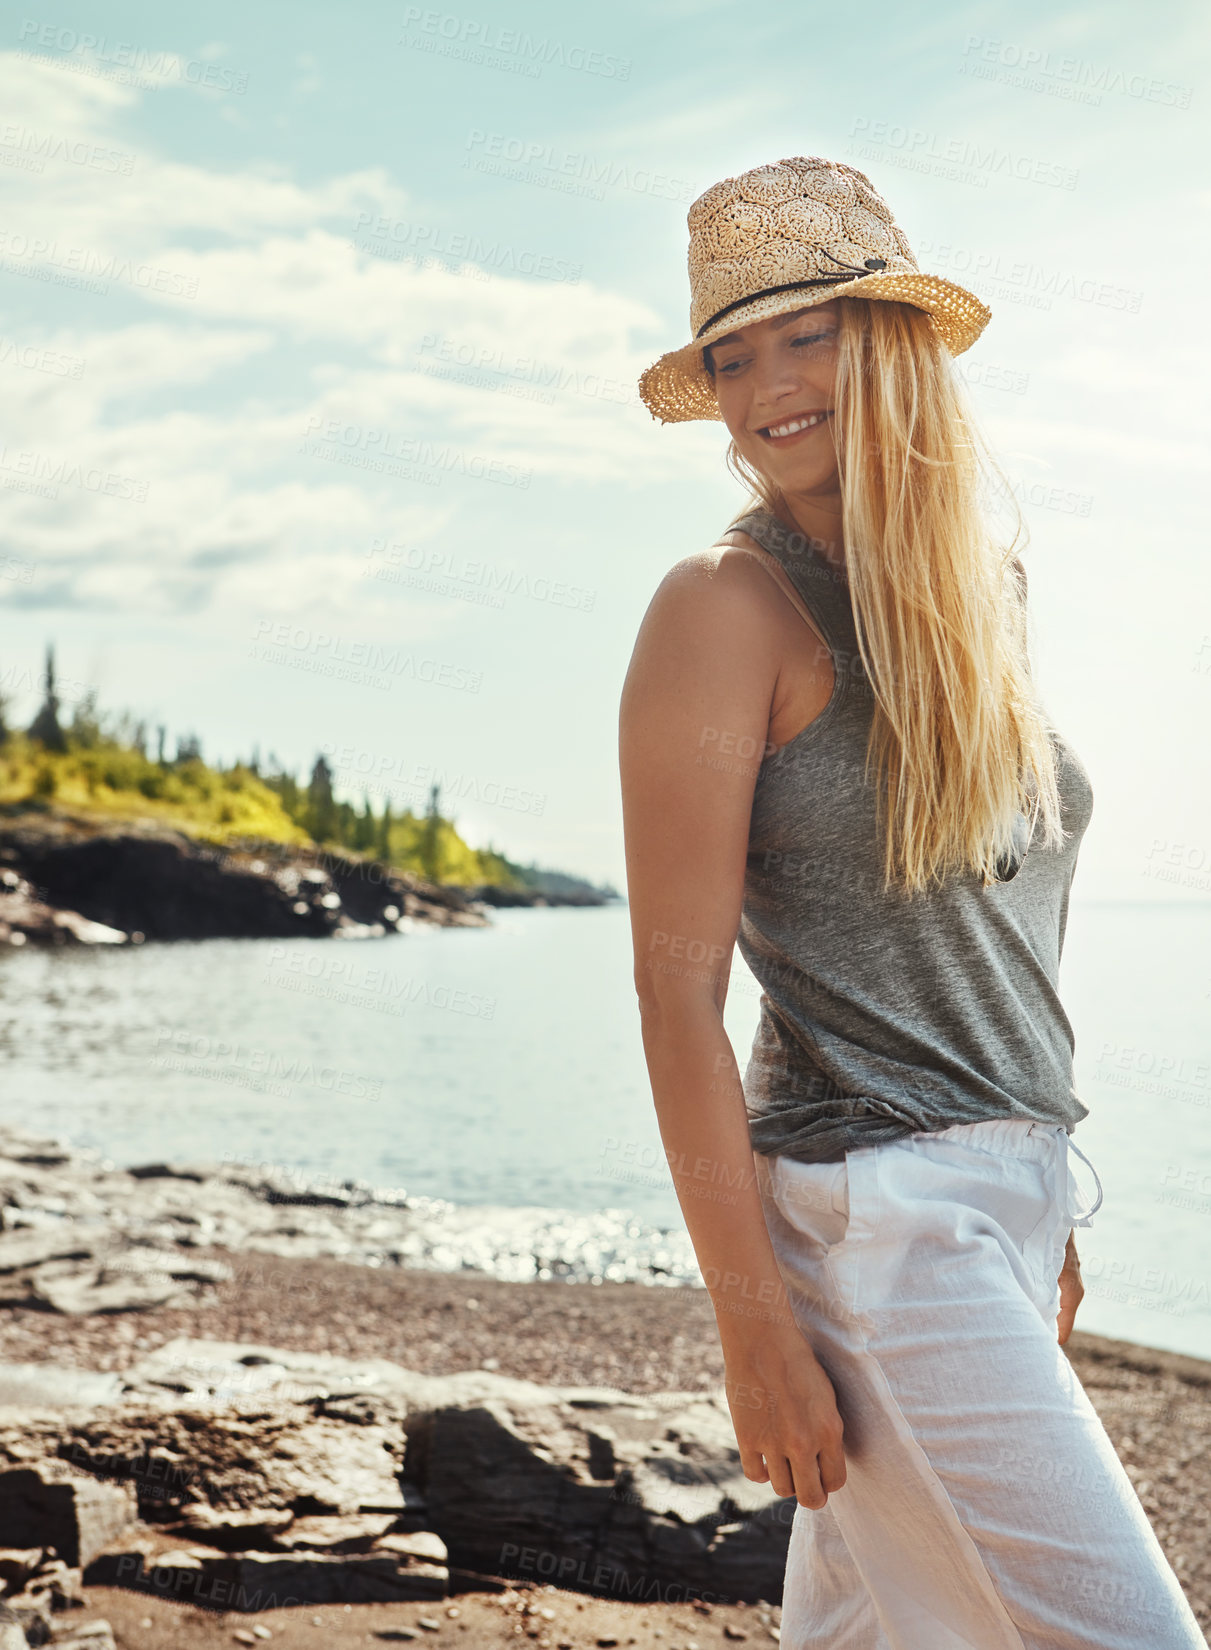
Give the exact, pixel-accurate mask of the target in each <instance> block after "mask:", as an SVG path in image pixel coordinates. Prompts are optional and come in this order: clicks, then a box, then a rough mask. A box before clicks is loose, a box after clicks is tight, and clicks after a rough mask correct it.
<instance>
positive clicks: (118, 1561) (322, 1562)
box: [85, 1552, 448, 1611]
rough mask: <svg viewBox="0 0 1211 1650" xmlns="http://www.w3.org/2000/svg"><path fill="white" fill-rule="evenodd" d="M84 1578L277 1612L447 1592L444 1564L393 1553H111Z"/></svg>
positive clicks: (218, 1606) (206, 1604)
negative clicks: (318, 1605)
mask: <svg viewBox="0 0 1211 1650" xmlns="http://www.w3.org/2000/svg"><path fill="white" fill-rule="evenodd" d="M85 1580H86V1581H87V1582H88V1583H89V1585H91V1586H97V1587H128V1588H131V1589H132V1590H133V1591H135V1592H139V1593H154V1594H155V1595H156V1596H157V1597H160V1598H168V1599H171V1600H173V1602H174V1603H177V1604H192V1605H195V1606H198V1607H200V1608H203V1609H211V1610H244V1611H257V1610H280V1609H288V1608H290V1607H291V1606H293V1605H298V1604H377V1603H398V1602H402V1601H405V1600H408V1599H432V1598H444V1597H445V1596H446V1593H447V1580H448V1577H447V1573H446V1568H445V1566H444V1565H440V1564H425V1563H420V1562H415V1563H414V1562H410V1561H408V1560H407V1559H402V1560H401V1559H400V1558H399V1557H397V1556H396V1555H395V1554H392V1553H365V1554H360V1553H359V1554H352V1555H346V1556H340V1557H336V1556H331V1555H329V1554H327V1553H314V1552H298V1553H239V1554H226V1553H224V1554H219V1555H216V1556H215V1557H213V1558H212V1557H200V1556H198V1557H195V1556H193V1555H192V1554H189V1553H163V1554H161V1555H160V1556H159V1557H157V1558H154V1559H150V1560H149V1559H148V1557H147V1556H146V1555H145V1554H143V1553H141V1552H129V1553H120V1554H118V1553H109V1554H106V1555H105V1556H104V1557H103V1558H99V1559H97V1560H96V1562H94V1563H93V1564H92V1565H91V1566H90V1567H89V1570H88V1572H87V1574H86V1576H85Z"/></svg>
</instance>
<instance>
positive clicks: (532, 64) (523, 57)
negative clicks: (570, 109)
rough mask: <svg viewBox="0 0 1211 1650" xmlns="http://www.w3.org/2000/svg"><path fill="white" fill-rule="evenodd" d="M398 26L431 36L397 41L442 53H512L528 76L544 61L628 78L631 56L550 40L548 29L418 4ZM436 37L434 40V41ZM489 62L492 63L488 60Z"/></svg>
mask: <svg viewBox="0 0 1211 1650" xmlns="http://www.w3.org/2000/svg"><path fill="white" fill-rule="evenodd" d="M404 28H405V29H419V30H420V32H421V35H422V37H423V36H425V35H429V36H432V37H433V39H432V45H431V46H430V45H428V43H427V42H423V38H422V40H409V39H408V37H407V35H406V34H405V35H403V36H401V38H400V41H399V44H400V45H401V46H414V45H416V46H419V45H422V43H424V44H425V45H426V46H427V47H428V49H430V50H436V51H441V49H442V46H443V45H444V46H446V47H449V48H450V50H449V52H448V53H446V54H445V55H450V56H454V57H463V58H466V59H467V60H468V61H471V62H479V61H481V60H482V59H483V57H484V55H485V54H488V53H495V54H497V55H498V56H500V57H504V58H509V57H511V58H514V59H516V68H517V70H518V72H520V73H523V74H526V75H528V76H530V77H531V78H534V77H536V76H537V75H539V74H541V72H542V70H543V68H544V67H547V66H549V65H553V66H554V67H556V68H560V69H575V70H578V71H579V72H580V73H582V74H595V75H599V76H600V77H601V78H602V79H603V80H629V79H630V78H631V60H630V58H629V57H619V56H617V55H616V54H614V53H613V52H601V51H594V50H592V49H591V48H590V47H588V46H575V45H569V44H568V42H567V41H565V40H553V39H552V38H551V37H550V36H549V35H532V34H527V33H526V32H524V31H523V30H521V29H502V28H501V27H500V25H499V24H497V23H481V22H479V21H478V20H477V19H476V18H474V17H454V16H452V15H451V14H450V13H449V12H436V11H427V10H426V9H425V8H424V7H423V6H409V7H408V8H407V9H406V10H405V12H404ZM439 43H440V44H439ZM489 66H495V65H491V64H489ZM510 66H511V67H513V65H510Z"/></svg>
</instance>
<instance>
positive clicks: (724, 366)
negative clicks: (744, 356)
mask: <svg viewBox="0 0 1211 1650" xmlns="http://www.w3.org/2000/svg"><path fill="white" fill-rule="evenodd" d="M743 365H744V362H743V360H735V361H724V362H721V363H720V365H719V366H718V367H716V369H715V370H716V372H725V373H727V375H728V377H729V378H731V377H734V376H735V374H734V373H733V371H732V368H733V367H742V366H743Z"/></svg>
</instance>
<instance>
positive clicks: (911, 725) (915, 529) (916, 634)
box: [728, 298, 1070, 896]
mask: <svg viewBox="0 0 1211 1650" xmlns="http://www.w3.org/2000/svg"><path fill="white" fill-rule="evenodd" d="M838 310H839V312H840V326H839V332H838V338H837V373H836V389H835V396H834V404H835V408H836V411H835V414H834V419H833V428H834V439H835V441H836V446H837V455H838V465H837V468H838V474H839V478H840V482H841V501H842V534H843V538H844V545H845V562H846V570H847V573H848V578H849V589H850V594H851V597H852V602H853V609H854V619H855V626H856V629H857V634H858V647H859V651H860V653H861V657H862V663H863V666H864V668H865V670H866V674H867V676H868V678H869V680H870V683H871V687H872V690H873V693H874V701H875V708H874V715H873V720H872V725H871V730H870V737H869V740H868V743H867V759H866V767H867V775H868V777H869V775H870V774H871V771H872V769H875V770H878V774H879V783H878V785H877V799H878V800H877V806H878V811H879V814H880V817H881V818H882V820H883V823H884V831H885V836H884V841H885V853H884V887H885V889H890V887H891V885H892V883H893V882H898V883H899V884H900V886H901V887H902V888H903V889H904V890H905V891H906V892H907V893H908V894H909V896H911V895H912V894H914V893H917V892H925V891H927V890H928V889H929V888H931V887H936V886H939V885H940V884H941V883H942V882H943V880H944V879H945V877H946V875H947V874H948V873H949V872H950V871H951V870H955V869H969V870H971V871H973V872H974V873H975V874H976V875H978V876H980V877H981V878H982V879H983V880H985V881H989V880H991V879H993V878H994V877H995V873H996V867H997V863H998V861H1000V860H1001V859H1002V858H1003V857H1004V856H1007V855H1010V854H1011V853H1012V851H1013V849H1014V846H1015V843H1014V836H1015V831H1014V827H1015V824H1017V825H1018V829H1019V831H1020V830H1021V823H1020V816H1021V815H1023V814H1024V815H1025V816H1026V817H1027V819H1030V818H1032V817H1033V816H1034V815H1035V811H1036V809H1037V818H1035V829H1034V837H1033V840H1034V842H1035V843H1036V844H1037V845H1038V846H1039V847H1040V848H1059V847H1061V846H1062V844H1063V842H1064V840H1065V838H1066V837H1067V836H1068V835H1069V834H1070V833H1068V832H1066V831H1065V830H1064V829H1063V826H1062V823H1061V803H1060V796H1059V790H1058V784H1057V763H1056V752H1055V748H1054V746H1053V744H1052V734H1053V732H1054V730H1053V729H1052V727H1051V724H1050V721H1049V719H1048V717H1047V715H1046V713H1045V711H1044V710H1043V709H1042V707H1041V705H1040V704H1039V702H1038V700H1037V698H1036V695H1035V692H1034V688H1033V685H1032V681H1031V668H1030V658H1029V645H1028V637H1027V622H1026V602H1025V573H1024V570H1023V569H1022V567H1021V563H1020V561H1017V560H1016V557H1015V551H1016V549H1017V546H1018V543H1019V540H1020V539H1021V538H1022V536H1023V526H1022V521H1021V513H1020V511H1018V510H1017V507H1016V504H1012V493H1011V490H1010V488H1009V485H1008V483H1007V481H1006V478H1005V476H1004V474H1003V472H1002V471H1001V469H1000V466H999V465H998V464H997V463H996V460H995V459H994V458H993V456H992V454H991V452H990V450H989V448H988V446H987V443H986V442H985V440H984V438H983V436H982V435H981V434H980V432H979V430H978V429H977V427H976V423H975V420H974V417H973V414H972V411H971V408H970V404H969V401H968V397H967V393H966V387H965V386H964V384H963V383H962V381H961V379H960V378H959V376H958V373H957V371H956V370H955V366H954V363H953V361H952V359H951V357H950V355H949V353H948V352H947V350H946V348H945V345H944V344H943V343H942V342H941V340H940V338H939V337H938V335H937V334H936V332H935V331H934V330H933V326H932V323H931V321H930V319H929V317H928V316H927V315H926V314H925V312H924V311H923V310H920V309H916V308H914V307H913V306H911V305H909V304H902V303H892V302H885V301H879V302H874V301H872V300H869V299H862V298H840V299H839V301H838ZM728 464H729V467H730V468H731V469H732V471H733V473H734V474H736V475H737V476H738V478H739V479H740V480H742V481H744V482H746V483H747V485H748V486H749V487H750V488H751V489H752V492H753V494H754V501H753V502H755V503H759V504H760V505H763V506H764V507H765V508H766V509H768V510H770V511H772V512H773V513H774V514H775V515H778V516H779V517H781V519H782V520H783V521H784V522H786V523H787V524H788V525H789V524H791V523H793V522H794V517H793V515H791V513H790V510H789V507H788V505H787V503H786V500H785V499H784V498H783V497H782V495H781V493H780V492H779V490H778V489H777V488H776V487H774V486H773V484H772V483H771V482H770V481H769V480H768V478H767V477H766V476H764V475H763V474H762V473H761V472H759V471H757V470H755V469H753V468H752V466H751V465H749V464H748V463H747V462H746V461H745V459H744V458H743V456H742V455H741V454H740V452H739V450H738V449H737V447H736V445H735V442H733V443H732V444H731V447H730V449H729V452H728ZM990 485H991V486H992V487H993V489H994V491H996V492H999V493H1001V494H1002V496H1003V497H1004V498H1005V499H1006V500H1007V501H1010V502H1011V507H1012V510H1013V515H1014V519H1015V530H1014V533H1013V535H1012V536H1011V538H1010V540H1009V543H1008V544H998V543H997V534H996V532H995V530H994V527H993V522H992V520H991V518H990V516H989V514H988V513H987V511H986V508H985V502H984V498H983V497H982V494H983V493H984V492H985V491H986V489H987V488H988V487H989V486H990ZM746 508H752V504H750V505H749V506H747V507H746ZM736 519H738V518H736ZM889 804H890V806H889ZM1018 847H1019V848H1020V847H1021V841H1020V838H1019V841H1018Z"/></svg>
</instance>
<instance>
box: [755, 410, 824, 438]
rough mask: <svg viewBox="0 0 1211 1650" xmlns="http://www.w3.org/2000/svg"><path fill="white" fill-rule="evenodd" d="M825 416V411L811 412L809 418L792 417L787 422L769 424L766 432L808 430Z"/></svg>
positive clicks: (768, 433) (777, 432)
mask: <svg viewBox="0 0 1211 1650" xmlns="http://www.w3.org/2000/svg"><path fill="white" fill-rule="evenodd" d="M827 417H828V414H827V413H813V414H812V416H811V417H810V418H792V419H791V421H790V423H789V424H775V425H771V427H770V428H769V429H768V430H767V431H766V434H767V435H797V434H798V433H799V431H800V430H810V429H811V428H812V426H813V425H815V424H820V423H822V422H823V420H824V419H826V418H827Z"/></svg>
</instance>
